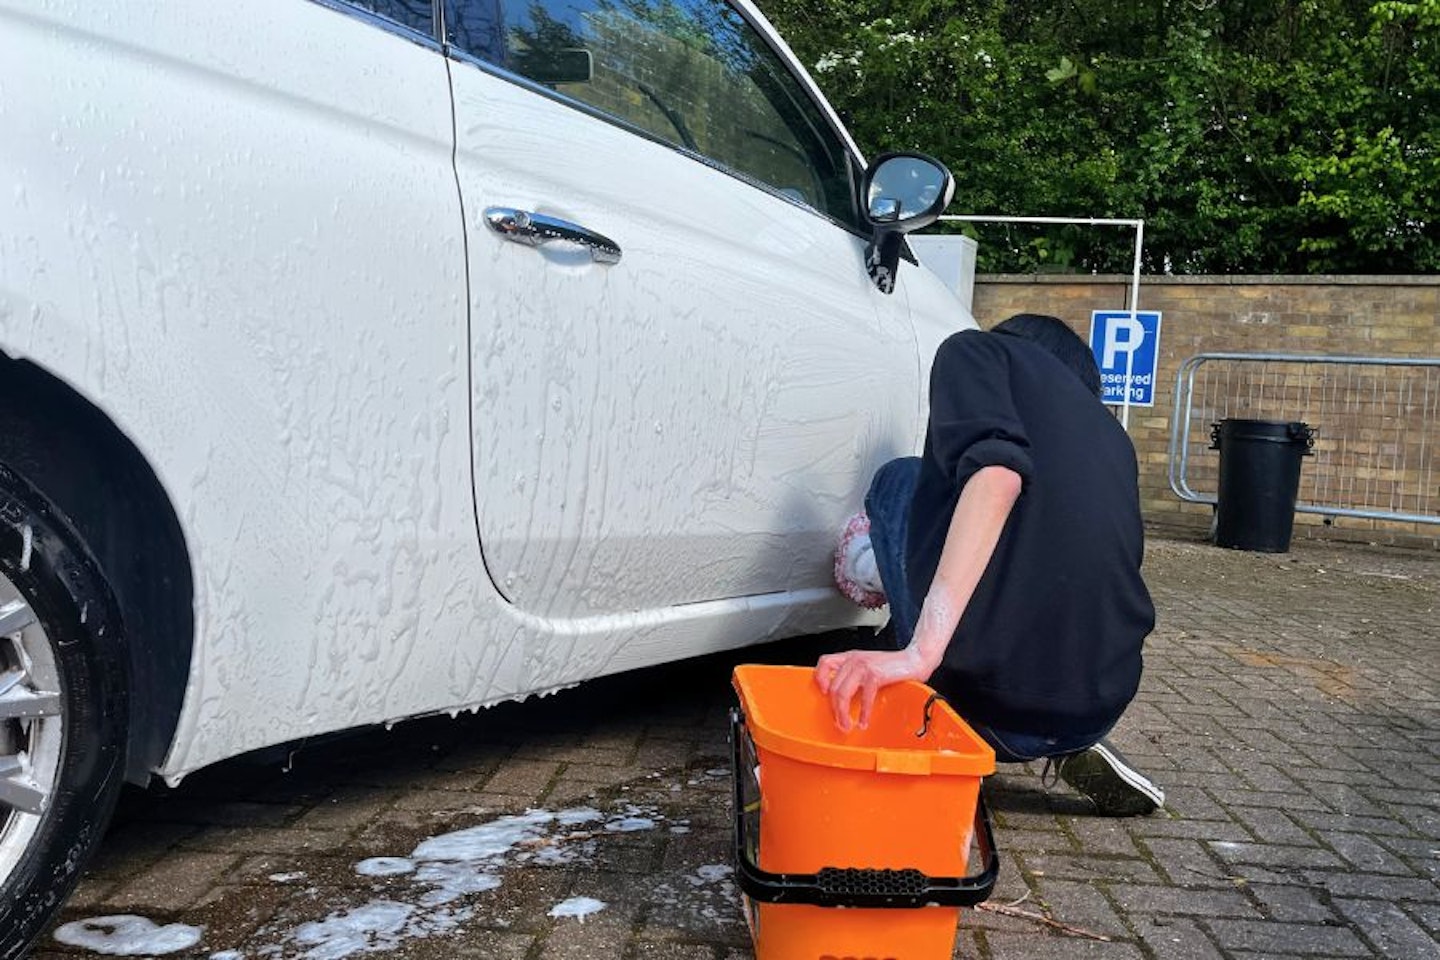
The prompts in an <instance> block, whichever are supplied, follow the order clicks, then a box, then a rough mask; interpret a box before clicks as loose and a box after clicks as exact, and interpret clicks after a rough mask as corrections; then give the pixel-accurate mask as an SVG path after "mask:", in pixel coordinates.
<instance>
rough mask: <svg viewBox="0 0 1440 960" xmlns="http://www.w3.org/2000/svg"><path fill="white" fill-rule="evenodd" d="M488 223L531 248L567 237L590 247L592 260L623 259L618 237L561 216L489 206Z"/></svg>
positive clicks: (494, 228)
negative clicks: (604, 233)
mask: <svg viewBox="0 0 1440 960" xmlns="http://www.w3.org/2000/svg"><path fill="white" fill-rule="evenodd" d="M485 222H486V223H488V224H490V229H491V230H494V231H495V232H496V233H498V234H500V236H502V237H504V238H505V239H506V240H513V241H514V242H515V243H523V244H525V246H527V247H538V246H540V245H541V244H542V243H549V242H550V241H551V240H567V241H569V242H570V243H578V244H580V245H581V246H582V247H587V248H589V250H590V259H591V260H594V261H595V262H596V263H619V262H620V245H619V244H618V243H616V242H615V241H614V240H611V239H610V238H609V237H606V236H602V235H601V234H598V233H596V232H595V231H594V230H589V229H586V228H585V227H582V226H580V224H578V223H571V222H570V221H569V220H561V219H560V218H559V217H549V216H546V215H545V214H543V213H531V212H530V211H529V210H516V209H515V208H514V207H487V208H485Z"/></svg>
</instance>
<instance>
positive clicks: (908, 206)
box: [862, 153, 955, 293]
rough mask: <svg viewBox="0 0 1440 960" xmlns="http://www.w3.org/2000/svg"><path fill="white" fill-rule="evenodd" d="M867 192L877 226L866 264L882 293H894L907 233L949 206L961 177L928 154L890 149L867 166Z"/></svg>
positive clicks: (867, 206) (868, 209) (869, 215)
mask: <svg viewBox="0 0 1440 960" xmlns="http://www.w3.org/2000/svg"><path fill="white" fill-rule="evenodd" d="M862 195H863V196H864V198H865V217H866V219H867V220H869V221H870V229H871V231H872V232H871V236H870V243H869V244H868V245H867V246H866V248H865V269H866V270H867V271H868V272H869V274H870V279H871V280H873V281H875V286H877V287H879V288H880V292H881V293H893V292H894V290H895V271H896V270H898V269H899V266H900V247H901V244H902V243H903V242H904V237H905V234H907V233H909V232H910V231H912V230H919V229H921V228H922V227H928V226H930V224H932V223H934V222H935V220H936V219H937V218H938V217H939V216H940V214H941V213H943V212H944V211H945V208H946V207H948V206H949V205H950V200H951V198H952V197H954V196H955V178H954V177H953V176H951V175H950V171H949V170H947V169H945V165H944V164H943V163H941V162H940V161H938V160H935V159H932V158H930V157H927V156H925V155H924V154H919V153H887V154H884V155H882V156H880V157H877V158H876V160H875V162H874V163H873V164H871V166H870V169H869V170H867V171H865V183H864V189H863V191H862Z"/></svg>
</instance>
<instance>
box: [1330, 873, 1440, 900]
mask: <svg viewBox="0 0 1440 960" xmlns="http://www.w3.org/2000/svg"><path fill="white" fill-rule="evenodd" d="M1304 876H1305V879H1306V880H1307V881H1308V882H1311V883H1314V884H1318V885H1321V886H1323V887H1324V888H1325V889H1326V890H1328V891H1330V893H1332V894H1334V895H1335V896H1337V897H1374V898H1376V899H1383V900H1394V901H1402V902H1404V901H1415V902H1417V903H1440V885H1437V884H1436V883H1435V882H1434V881H1433V880H1412V879H1410V878H1407V877H1395V876H1385V875H1378V874H1372V873H1307V874H1305V875H1304Z"/></svg>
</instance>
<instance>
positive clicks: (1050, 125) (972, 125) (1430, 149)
mask: <svg viewBox="0 0 1440 960" xmlns="http://www.w3.org/2000/svg"><path fill="white" fill-rule="evenodd" d="M764 6H765V9H766V13H767V15H768V16H770V17H771V18H772V19H773V20H775V21H776V23H777V24H778V25H779V27H780V29H781V31H782V32H783V33H785V35H786V36H787V38H788V39H789V41H790V43H791V45H792V46H793V47H794V48H795V50H796V52H797V53H798V54H799V56H800V58H801V60H802V61H804V62H805V63H806V65H807V66H808V67H809V68H810V69H811V71H812V74H813V75H814V76H815V77H816V79H817V81H818V82H819V83H820V85H821V87H822V89H824V90H825V92H826V94H827V96H829V97H830V99H831V101H832V103H834V104H835V106H836V107H837V109H839V110H840V111H841V112H842V114H843V115H845V116H846V119H847V121H848V123H849V125H850V128H851V130H852V132H853V133H854V134H855V136H856V138H857V140H858V141H859V142H860V146H861V148H862V149H863V150H864V151H866V153H867V154H870V155H873V154H875V153H878V152H880V151H884V150H904V149H910V150H921V151H924V152H927V153H930V154H933V155H934V156H936V157H938V158H939V159H941V160H943V161H945V162H946V163H947V164H949V166H950V168H951V170H953V171H954V172H955V174H956V179H957V184H958V185H957V191H956V201H955V203H954V205H953V206H952V207H951V210H952V211H956V212H966V213H977V214H985V213H989V214H1039V215H1055V216H1084V217H1099V216H1109V217H1144V218H1145V220H1146V252H1145V259H1146V263H1145V269H1146V270H1147V271H1151V272H1173V273H1415V272H1434V271H1436V270H1440V199H1437V198H1440V0H1413V2H1412V0H1381V2H1376V0H1223V2H1222V0H1149V2H1138V0H972V2H968V3H954V2H946V0H764ZM997 240H998V241H999V242H997ZM984 241H985V242H984V243H982V247H981V253H982V263H981V268H982V269H986V270H1030V269H1036V268H1050V269H1071V270H1082V271H1092V270H1098V271H1110V270H1117V269H1128V267H1129V253H1128V251H1127V250H1126V249H1125V244H1124V243H1123V242H1117V238H1116V237H1115V236H1106V235H1105V234H1103V233H1102V232H1100V231H1096V230H1093V229H1089V230H1087V229H1081V228H1052V229H1049V230H1046V231H1044V232H1040V231H1034V232H1029V233H1026V232H1022V231H1020V230H1018V229H1007V230H1004V231H1002V232H1001V235H997V234H996V232H995V230H994V228H987V230H986V232H985V234H984Z"/></svg>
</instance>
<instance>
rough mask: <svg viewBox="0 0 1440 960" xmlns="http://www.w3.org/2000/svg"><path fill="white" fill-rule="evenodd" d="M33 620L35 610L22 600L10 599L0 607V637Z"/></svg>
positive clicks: (23, 626) (14, 631)
mask: <svg viewBox="0 0 1440 960" xmlns="http://www.w3.org/2000/svg"><path fill="white" fill-rule="evenodd" d="M34 622H35V611H33V610H31V609H30V605H29V604H28V603H26V602H25V601H24V600H11V601H10V602H9V603H7V604H5V606H3V607H0V637H9V636H13V635H14V634H17V633H19V632H20V631H21V630H24V629H25V628H26V627H28V626H30V624H32V623H34Z"/></svg>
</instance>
